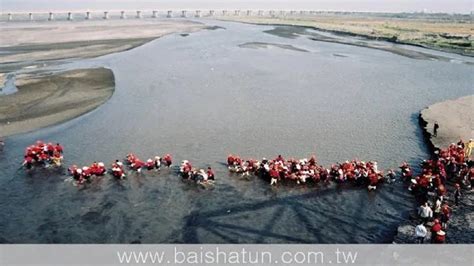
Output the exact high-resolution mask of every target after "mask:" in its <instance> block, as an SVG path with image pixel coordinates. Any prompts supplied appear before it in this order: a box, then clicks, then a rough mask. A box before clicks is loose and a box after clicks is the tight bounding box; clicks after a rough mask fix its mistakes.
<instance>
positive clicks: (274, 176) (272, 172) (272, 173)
mask: <svg viewBox="0 0 474 266" xmlns="http://www.w3.org/2000/svg"><path fill="white" fill-rule="evenodd" d="M268 174H269V175H270V185H273V184H275V185H276V184H277V182H278V178H279V177H280V173H278V171H277V169H276V168H275V167H273V168H271V169H270V171H269V172H268Z"/></svg>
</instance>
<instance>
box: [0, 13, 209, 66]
mask: <svg viewBox="0 0 474 266" xmlns="http://www.w3.org/2000/svg"><path fill="white" fill-rule="evenodd" d="M203 28H205V26H204V25H203V24H201V23H197V22H192V21H188V20H107V21H74V22H67V21H54V22H21V23H11V22H10V23H5V22H4V23H0V31H1V32H2V38H0V64H5V63H17V62H23V61H28V62H30V61H41V60H55V59H66V58H90V57H96V56H101V55H105V54H110V53H115V52H120V51H125V50H129V49H132V48H135V47H137V46H140V45H142V44H144V43H146V42H149V41H151V40H153V39H156V38H158V37H161V36H164V35H166V34H170V33H174V32H183V33H189V32H195V31H198V30H200V29H203Z"/></svg>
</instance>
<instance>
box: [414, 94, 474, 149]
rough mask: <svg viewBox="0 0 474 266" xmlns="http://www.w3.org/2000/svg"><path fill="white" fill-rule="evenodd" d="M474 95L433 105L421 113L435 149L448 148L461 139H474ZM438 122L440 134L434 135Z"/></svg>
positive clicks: (421, 120) (422, 120)
mask: <svg viewBox="0 0 474 266" xmlns="http://www.w3.org/2000/svg"><path fill="white" fill-rule="evenodd" d="M473 107H474V95H471V96H466V97H462V98H459V99H456V100H448V101H444V102H440V103H436V104H433V105H431V106H429V107H428V108H426V109H424V110H422V111H421V114H420V122H421V123H422V125H423V126H424V130H425V132H426V133H427V137H428V138H429V140H430V142H431V144H432V145H433V147H435V148H446V147H448V146H449V144H451V143H456V142H458V141H459V139H463V140H464V141H467V140H469V139H473V138H474V111H473ZM436 121H437V122H438V124H439V129H438V134H437V136H436V137H435V136H434V135H433V127H434V123H435V122H436Z"/></svg>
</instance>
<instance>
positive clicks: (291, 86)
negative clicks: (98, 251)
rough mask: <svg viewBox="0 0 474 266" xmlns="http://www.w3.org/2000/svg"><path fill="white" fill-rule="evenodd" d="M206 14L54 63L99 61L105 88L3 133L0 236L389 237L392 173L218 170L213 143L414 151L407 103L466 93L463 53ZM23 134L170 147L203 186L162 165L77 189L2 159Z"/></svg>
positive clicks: (324, 151)
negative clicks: (332, 38)
mask: <svg viewBox="0 0 474 266" xmlns="http://www.w3.org/2000/svg"><path fill="white" fill-rule="evenodd" d="M208 23H210V24H212V25H219V26H221V27H222V28H218V29H215V30H204V31H200V32H197V33H192V34H190V35H188V36H186V35H180V34H174V35H168V36H166V37H163V38H160V39H157V40H155V41H153V42H150V43H148V44H145V45H143V46H141V47H139V48H136V49H133V50H130V51H126V52H122V53H118V54H112V55H108V56H103V57H100V58H96V59H90V60H81V61H77V62H72V63H70V64H68V65H66V66H64V68H78V67H91V66H105V67H107V68H110V69H112V70H113V71H114V74H115V78H116V91H115V93H114V95H113V96H112V98H111V99H110V100H109V101H108V102H107V103H105V104H104V105H102V106H101V107H99V108H98V109H96V110H94V111H92V112H91V113H88V114H86V115H84V116H81V117H79V118H76V119H73V120H71V121H68V122H66V123H63V124H60V125H57V126H52V127H49V128H45V129H41V130H37V131H35V132H32V133H27V134H22V135H16V136H13V137H9V138H8V139H7V146H6V147H5V150H4V151H3V152H0V209H1V210H2V211H1V212H0V241H1V242H13V243H130V242H141V243H373V242H375V243H382V242H390V241H391V239H392V237H393V235H394V233H395V231H396V228H397V225H398V223H400V221H402V220H403V219H404V218H406V216H407V215H408V211H409V210H411V209H413V204H414V201H413V198H412V196H411V195H410V194H409V193H407V192H406V189H404V187H403V185H402V184H400V183H396V184H392V185H385V186H382V187H380V188H379V189H377V191H376V192H371V193H368V192H367V190H366V189H364V188H350V187H338V186H334V185H331V186H329V187H324V186H317V187H305V186H277V187H270V186H269V185H268V184H266V183H265V182H263V181H261V180H258V179H254V180H251V181H246V180H241V179H240V178H239V177H238V176H235V175H231V174H229V173H228V172H227V169H226V167H225V165H224V162H225V160H226V157H227V155H228V154H229V153H234V154H239V155H241V156H243V157H252V158H262V157H272V158H273V157H276V156H277V155H278V154H282V155H283V156H285V157H297V158H303V157H308V156H310V155H311V154H312V153H315V154H316V155H317V156H318V159H319V161H320V162H321V163H322V164H324V165H326V166H327V165H329V164H331V163H335V162H342V161H345V160H349V159H353V158H359V159H362V160H366V161H368V160H376V161H378V163H379V168H382V169H387V168H396V167H397V166H398V165H399V164H400V163H401V162H402V161H404V160H407V161H408V162H411V163H412V164H417V162H418V161H419V160H421V159H423V158H425V157H427V156H428V150H427V146H426V145H425V143H424V141H423V136H422V132H421V129H420V128H419V125H418V120H417V116H418V113H419V111H420V110H421V109H423V108H424V107H426V106H428V105H430V104H432V103H435V102H439V101H443V100H446V99H453V98H457V97H460V96H464V95H468V94H472V92H473V89H472V84H473V80H472V70H473V68H472V67H473V66H472V64H468V63H466V62H469V61H472V59H471V58H465V57H461V56H455V55H446V54H441V53H437V52H434V51H430V50H425V49H422V48H410V47H404V46H396V48H397V49H408V50H410V51H421V52H423V53H429V54H435V55H440V56H443V57H442V58H445V57H449V58H452V60H437V59H436V57H434V58H429V59H426V58H418V57H417V58H411V57H409V56H403V55H400V54H397V53H393V52H389V51H384V50H380V49H369V48H364V47H361V46H355V45H344V44H338V43H334V42H322V41H317V40H314V38H313V39H311V38H312V37H311V35H313V37H314V34H316V32H315V31H312V30H307V31H302V30H301V29H296V28H291V27H285V28H277V29H276V30H273V31H270V32H268V30H272V29H274V28H275V27H273V26H256V25H247V24H239V23H230V22H217V21H208ZM288 31H290V32H291V31H295V32H298V34H296V35H291V34H290V35H288V34H287V33H288ZM279 32H283V33H285V34H279ZM318 34H319V33H318ZM321 34H322V33H321ZM310 37H311V38H310ZM383 45H388V46H395V45H392V44H388V43H385V44H383ZM37 139H42V140H45V141H58V142H61V143H62V144H63V145H64V146H65V164H66V165H70V164H73V163H74V164H78V165H85V164H90V163H91V162H92V161H104V162H106V163H107V164H108V163H109V162H111V161H113V160H115V159H117V158H123V157H124V156H125V155H126V154H127V153H129V152H135V153H136V154H137V155H138V156H139V157H141V158H142V159H147V158H149V157H153V156H155V155H163V154H165V153H172V154H173V156H174V158H175V162H179V161H181V160H183V159H187V160H190V161H191V162H193V165H195V166H198V167H206V166H208V165H210V166H212V167H213V168H214V169H215V171H216V177H217V182H216V186H215V188H214V189H213V190H204V189H201V188H197V187H195V186H194V185H192V184H188V183H184V182H182V181H181V180H180V178H179V177H178V176H177V174H176V172H175V170H174V169H172V170H163V171H162V172H161V173H146V174H144V175H136V174H130V175H129V176H128V178H127V179H125V180H123V181H117V180H114V179H113V178H111V177H107V176H106V177H104V178H102V179H100V180H95V181H94V182H92V184H89V185H88V186H87V187H86V188H83V189H78V188H77V187H74V186H73V185H72V184H71V183H70V182H65V181H64V180H65V179H66V178H67V177H66V176H65V175H64V174H63V173H62V172H63V171H60V170H39V169H38V170H37V171H34V172H31V173H25V172H24V171H23V170H17V169H18V167H19V164H20V163H21V159H22V153H23V149H24V147H26V146H27V145H29V144H31V143H33V142H34V141H35V140H37Z"/></svg>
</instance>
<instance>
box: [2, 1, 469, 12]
mask: <svg viewBox="0 0 474 266" xmlns="http://www.w3.org/2000/svg"><path fill="white" fill-rule="evenodd" d="M473 3H474V0H0V9H1V11H2V12H8V11H59V10H61V11H65V10H71V11H73V10H104V9H108V10H118V9H157V10H160V9H161V10H163V9H184V8H187V9H198V8H202V9H210V8H213V9H224V8H228V9H312V10H335V11H378V12H413V11H422V10H425V11H432V12H449V13H451V12H456V13H469V12H471V11H472V10H473Z"/></svg>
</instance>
